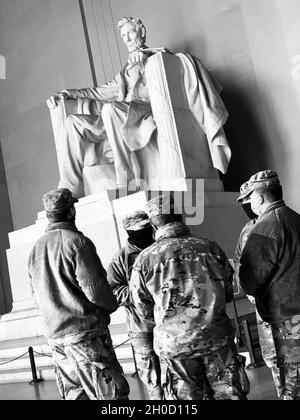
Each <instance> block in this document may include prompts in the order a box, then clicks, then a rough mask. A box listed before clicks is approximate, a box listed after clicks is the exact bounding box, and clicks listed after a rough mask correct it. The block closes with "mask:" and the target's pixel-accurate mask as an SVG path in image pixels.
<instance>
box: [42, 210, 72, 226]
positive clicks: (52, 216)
mask: <svg viewBox="0 0 300 420" xmlns="http://www.w3.org/2000/svg"><path fill="white" fill-rule="evenodd" d="M69 211H70V208H68V209H67V210H65V211H63V212H61V213H51V212H46V216H47V219H48V221H49V222H50V223H60V222H67V221H69Z"/></svg>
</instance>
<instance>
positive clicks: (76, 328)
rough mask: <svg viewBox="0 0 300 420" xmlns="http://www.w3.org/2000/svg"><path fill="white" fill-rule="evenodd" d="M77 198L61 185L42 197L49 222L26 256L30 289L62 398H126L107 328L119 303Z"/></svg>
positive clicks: (123, 383)
mask: <svg viewBox="0 0 300 420" xmlns="http://www.w3.org/2000/svg"><path fill="white" fill-rule="evenodd" d="M76 201H78V200H77V199H76V198H74V197H73V196H72V193H71V192H70V191H69V190H68V189H65V188H61V189H58V190H53V191H50V192H48V193H47V194H45V195H44V197H43V204H44V207H45V210H46V215H47V218H48V220H49V225H48V227H47V230H46V233H45V235H43V236H42V237H41V238H40V239H39V240H38V241H37V242H36V244H35V245H34V247H33V249H32V251H31V253H30V256H29V261H28V272H29V277H30V283H31V287H32V290H33V293H34V297H35V301H36V304H37V307H38V308H39V310H40V312H41V316H42V321H43V324H44V334H45V337H46V338H47V339H48V343H49V346H50V347H51V349H52V352H53V361H54V364H55V373H56V379H57V385H58V389H59V393H60V396H61V398H62V399H68V400H75V399H94V400H97V399H98V400H121V399H128V394H129V386H128V383H127V381H126V379H125V377H124V375H123V370H122V368H121V366H120V364H119V362H118V360H117V358H116V355H115V351H114V349H113V346H112V341H111V337H110V332H109V329H108V325H109V323H110V317H109V315H110V314H111V313H112V312H114V311H115V310H116V309H117V302H116V299H115V297H114V295H113V293H112V291H111V289H110V287H109V285H108V282H107V279H106V271H105V270H104V268H103V266H102V264H101V261H100V259H99V257H98V255H97V252H96V248H95V246H94V244H93V243H92V241H91V240H90V239H88V238H86V237H85V236H84V235H83V234H82V233H81V232H79V231H78V230H77V228H76V226H75V215H76V211H75V207H74V203H75V202H76Z"/></svg>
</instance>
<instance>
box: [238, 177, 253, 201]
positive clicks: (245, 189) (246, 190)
mask: <svg viewBox="0 0 300 420" xmlns="http://www.w3.org/2000/svg"><path fill="white" fill-rule="evenodd" d="M249 192H250V190H249V181H246V182H244V183H243V184H242V185H241V187H240V195H239V197H238V198H237V200H236V201H237V202H240V201H243V200H244V198H246V197H247V195H248V194H249Z"/></svg>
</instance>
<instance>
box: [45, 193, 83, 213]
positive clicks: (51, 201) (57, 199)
mask: <svg viewBox="0 0 300 420" xmlns="http://www.w3.org/2000/svg"><path fill="white" fill-rule="evenodd" d="M77 201H78V199H77V198H75V197H73V196H72V193H71V191H70V190H68V189H67V188H59V189H57V190H52V191H49V192H47V193H46V194H44V195H43V204H44V208H45V210H46V212H47V213H63V212H64V211H66V210H68V208H70V207H71V206H72V205H73V204H74V203H77Z"/></svg>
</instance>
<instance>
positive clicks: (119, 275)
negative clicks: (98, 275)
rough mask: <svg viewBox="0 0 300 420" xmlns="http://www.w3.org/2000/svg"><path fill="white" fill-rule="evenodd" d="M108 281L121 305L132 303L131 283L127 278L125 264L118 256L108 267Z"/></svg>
mask: <svg viewBox="0 0 300 420" xmlns="http://www.w3.org/2000/svg"><path fill="white" fill-rule="evenodd" d="M107 280H108V283H109V285H110V287H111V289H112V291H113V293H114V295H115V296H116V299H117V302H118V305H119V306H128V305H130V297H129V285H128V280H127V278H126V271H125V267H124V264H122V261H120V260H119V259H118V258H114V259H113V260H112V262H111V263H110V265H109V267H108V269H107Z"/></svg>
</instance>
